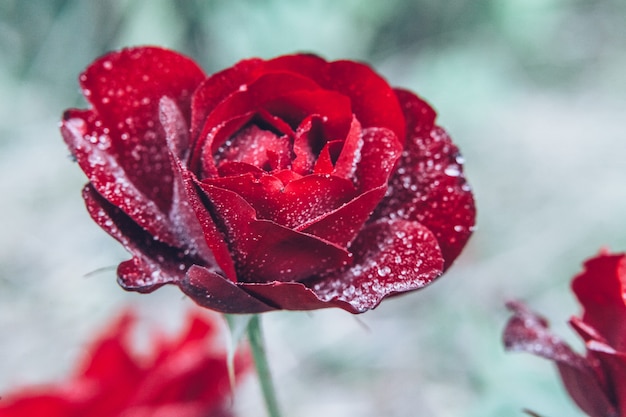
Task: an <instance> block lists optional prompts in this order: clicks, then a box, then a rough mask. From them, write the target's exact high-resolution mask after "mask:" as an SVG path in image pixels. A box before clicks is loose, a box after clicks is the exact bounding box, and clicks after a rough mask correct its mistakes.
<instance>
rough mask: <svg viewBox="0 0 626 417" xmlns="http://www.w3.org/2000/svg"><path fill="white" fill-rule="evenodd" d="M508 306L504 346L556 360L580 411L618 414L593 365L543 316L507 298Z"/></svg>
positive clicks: (599, 416)
mask: <svg viewBox="0 0 626 417" xmlns="http://www.w3.org/2000/svg"><path fill="white" fill-rule="evenodd" d="M507 307H508V308H509V309H510V310H511V311H513V312H514V315H513V317H511V319H510V320H509V322H508V323H507V325H506V328H505V330H504V335H503V339H504V345H505V347H506V349H507V350H513V351H523V352H529V353H533V354H535V355H538V356H541V357H543V358H546V359H549V360H552V361H555V362H556V364H557V366H558V369H559V372H560V374H561V378H562V379H563V383H564V385H565V388H566V389H567V391H568V392H569V394H570V396H571V397H572V398H573V399H574V401H575V402H576V404H578V406H579V407H580V408H581V409H582V410H583V411H585V412H586V413H587V414H589V415H590V416H592V417H606V416H613V415H614V416H617V414H616V413H615V410H614V408H613V406H612V405H611V402H610V400H609V399H608V397H607V395H606V393H605V392H604V391H603V389H602V384H601V381H600V380H599V379H598V376H597V374H596V373H595V372H594V369H593V367H592V366H591V365H590V364H589V363H588V362H587V360H586V359H585V358H584V357H582V356H580V355H579V354H577V353H576V352H574V351H573V350H572V349H571V348H570V347H569V346H568V345H567V344H566V343H564V342H563V341H562V340H560V339H559V338H558V337H556V336H554V335H553V334H552V333H551V332H550V331H549V329H548V322H547V321H546V319H545V318H543V317H541V316H539V315H537V314H535V313H533V312H532V311H530V310H528V309H527V308H526V306H524V305H523V304H522V303H519V302H509V303H507Z"/></svg>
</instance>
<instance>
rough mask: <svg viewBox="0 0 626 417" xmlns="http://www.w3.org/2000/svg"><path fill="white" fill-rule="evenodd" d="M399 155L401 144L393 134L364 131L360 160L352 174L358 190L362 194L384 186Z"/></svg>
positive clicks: (376, 130)
mask: <svg viewBox="0 0 626 417" xmlns="http://www.w3.org/2000/svg"><path fill="white" fill-rule="evenodd" d="M401 154H402V144H401V143H400V142H399V141H398V138H396V136H395V135H394V134H393V132H391V131H390V130H388V129H380V128H368V129H364V130H363V142H362V145H361V150H360V158H359V161H357V163H356V166H355V168H356V169H355V172H354V179H355V181H356V185H357V187H358V189H359V190H360V191H361V192H364V191H367V190H370V189H373V188H377V187H380V186H381V185H386V184H387V183H388V182H389V177H390V175H392V171H393V169H394V167H395V164H396V161H397V160H398V158H399V157H400V155H401ZM381 204H384V203H381Z"/></svg>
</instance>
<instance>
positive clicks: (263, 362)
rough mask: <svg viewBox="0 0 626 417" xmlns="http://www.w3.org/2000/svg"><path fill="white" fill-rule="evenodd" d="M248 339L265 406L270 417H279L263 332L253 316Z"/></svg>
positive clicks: (257, 318)
mask: <svg viewBox="0 0 626 417" xmlns="http://www.w3.org/2000/svg"><path fill="white" fill-rule="evenodd" d="M248 339H249V341H250V347H251V348H252V356H253V357H254V363H255V365H256V371H257V374H258V376H259V381H260V383H261V390H262V391H263V397H264V398H265V406H266V408H267V413H268V414H269V416H270V417H280V411H279V409H278V401H277V400H276V391H275V390H274V384H273V383H272V375H271V373H270V368H269V364H268V362H267V355H266V353H265V344H264V343H263V332H262V331H261V318H260V317H259V315H258V314H255V315H253V316H252V318H251V319H250V322H249V323H248Z"/></svg>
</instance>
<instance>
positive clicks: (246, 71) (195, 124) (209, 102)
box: [191, 58, 262, 138]
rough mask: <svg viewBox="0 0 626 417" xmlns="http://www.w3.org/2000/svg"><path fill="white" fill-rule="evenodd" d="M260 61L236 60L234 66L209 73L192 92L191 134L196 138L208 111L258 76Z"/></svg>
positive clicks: (254, 59)
mask: <svg viewBox="0 0 626 417" xmlns="http://www.w3.org/2000/svg"><path fill="white" fill-rule="evenodd" d="M261 63H262V61H261V60H260V59H257V58H253V59H247V60H243V61H240V62H238V63H237V64H235V65H234V66H232V67H230V68H227V69H225V70H223V71H220V72H218V73H216V74H213V75H211V76H210V77H209V78H207V79H206V80H204V82H202V84H200V85H199V86H198V88H197V89H196V90H195V92H194V93H193V97H192V100H191V135H192V137H193V138H197V137H198V135H199V134H200V131H201V130H202V127H203V126H204V123H205V121H206V118H207V116H208V115H209V113H211V112H212V111H213V109H215V107H217V105H218V104H220V103H221V102H222V100H224V99H225V98H226V97H228V96H230V95H231V94H232V93H234V92H235V91H238V90H239V89H240V88H241V89H244V88H246V85H247V84H248V83H249V82H251V81H253V80H254V79H255V78H256V77H257V76H258V68H259V66H260V65H261Z"/></svg>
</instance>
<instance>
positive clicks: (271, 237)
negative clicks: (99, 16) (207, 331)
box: [61, 48, 475, 313]
mask: <svg viewBox="0 0 626 417" xmlns="http://www.w3.org/2000/svg"><path fill="white" fill-rule="evenodd" d="M80 82H81V86H82V89H83V93H84V95H85V97H86V98H87V99H88V100H89V102H90V103H91V105H92V106H93V107H92V108H91V109H88V110H75V109H74V110H68V111H67V112H66V113H65V115H64V118H63V122H62V127H61V130H62V132H63V136H64V138H65V141H66V142H67V144H68V146H69V147H70V150H71V152H72V154H73V155H74V156H75V157H76V159H77V161H78V163H79V164H80V166H81V168H82V169H83V170H84V171H85V173H86V174H87V176H88V177H89V181H90V183H89V184H88V185H87V187H86V188H85V190H84V193H83V195H84V198H85V200H86V203H87V208H88V210H89V212H90V214H91V216H92V217H93V218H94V220H95V221H96V222H97V223H98V224H99V225H100V226H101V227H102V228H103V229H105V230H106V231H107V232H108V233H110V234H111V235H112V236H113V237H115V238H116V239H117V240H119V241H120V242H121V243H122V244H123V245H124V246H125V247H126V249H127V250H128V251H129V252H130V253H131V254H132V255H133V258H132V259H131V260H129V261H126V262H124V263H122V264H121V265H120V266H119V268H118V276H119V282H120V284H121V285H122V286H123V287H124V288H126V289H129V290H134V291H140V292H150V291H152V290H154V289H156V288H158V287H160V286H161V285H164V284H176V285H178V286H179V287H180V288H181V289H182V290H183V291H184V292H185V293H186V294H187V295H189V296H190V297H191V298H193V299H194V300H195V301H196V302H197V303H198V304H200V305H202V306H205V307H208V308H211V309H214V310H217V311H221V312H226V313H256V312H262V311H268V310H274V309H289V310H308V309H318V308H324V307H330V306H334V307H341V308H343V309H345V310H348V311H350V312H353V313H357V312H363V311H366V310H368V309H371V308H374V307H376V306H377V305H378V304H379V303H380V301H381V300H382V299H383V298H384V297H386V296H389V295H392V294H397V293H402V292H406V291H412V290H416V289H419V288H422V287H424V286H425V285H427V284H428V283H430V282H431V281H432V280H433V279H435V278H436V277H438V276H440V275H441V274H442V273H443V271H444V270H445V269H446V268H447V267H448V266H449V265H450V264H451V263H452V261H453V260H454V259H455V258H456V257H457V255H458V254H459V252H460V251H461V249H462V248H463V246H464V245H465V243H466V241H467V239H468V238H469V236H470V234H471V231H472V228H473V225H474V217H475V211H474V202H473V198H472V194H471V192H470V188H469V186H468V185H467V183H466V182H465V179H464V177H463V175H462V168H461V163H462V160H461V157H460V155H459V152H458V149H457V148H456V146H455V145H454V144H453V143H452V142H451V141H450V138H449V137H448V135H447V134H446V132H445V131H444V130H443V129H441V128H440V127H438V126H436V125H435V124H434V121H435V112H434V111H433V109H431V108H430V106H428V104H426V103H425V102H424V101H422V100H421V99H419V98H418V97H416V96H415V95H414V94H412V93H410V92H408V91H404V90H394V89H392V88H391V87H390V86H389V85H388V84H387V83H386V82H385V80H383V79H382V78H381V77H380V76H379V75H377V74H376V73H375V72H373V71H372V70H371V69H370V68H369V67H367V66H366V65H363V64H360V63H356V62H351V61H336V62H326V61H324V60H323V59H321V58H319V57H316V56H312V55H293V56H283V57H279V58H276V59H272V60H269V61H264V60H260V59H249V60H245V61H241V62H239V63H238V64H236V65H235V66H233V67H231V68H228V69H226V70H224V71H222V72H219V73H217V74H214V75H212V76H209V77H207V76H205V75H204V73H203V72H202V70H201V69H200V68H198V66H197V65H196V64H195V63H194V62H193V61H191V60H190V59H188V58H186V57H184V56H181V55H179V54H177V53H175V52H171V51H167V50H164V49H159V48H134V49H127V50H123V51H121V52H114V53H111V54H109V55H106V56H104V57H102V58H100V59H98V60H96V61H95V62H94V63H93V64H91V65H90V66H89V68H87V70H86V71H85V72H84V73H83V74H82V75H81V76H80Z"/></svg>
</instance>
